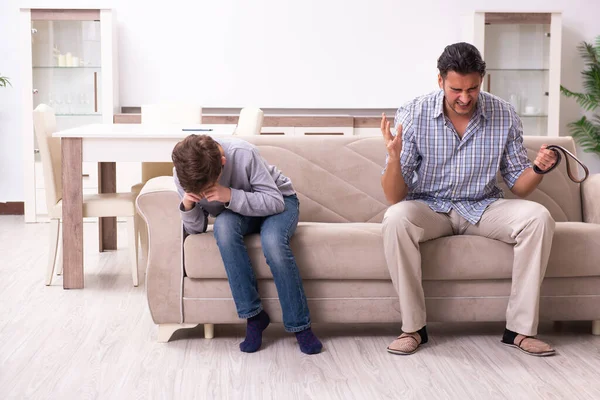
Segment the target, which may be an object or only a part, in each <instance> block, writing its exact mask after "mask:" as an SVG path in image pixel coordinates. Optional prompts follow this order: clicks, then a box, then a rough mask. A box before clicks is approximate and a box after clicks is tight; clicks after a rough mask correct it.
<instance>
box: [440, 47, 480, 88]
mask: <svg viewBox="0 0 600 400" xmlns="http://www.w3.org/2000/svg"><path fill="white" fill-rule="evenodd" d="M437 67H438V69H439V70H440V75H441V76H442V78H444V79H445V78H446V75H448V72H449V71H454V72H456V73H457V74H461V75H467V74H471V73H473V72H477V73H478V74H479V75H481V76H482V77H483V76H484V75H485V61H483V59H482V58H481V53H480V52H479V50H477V47H475V46H473V45H472V44H469V43H465V42H460V43H454V44H451V45H449V46H446V48H445V49H444V52H443V53H442V55H441V56H440V58H438V61H437Z"/></svg>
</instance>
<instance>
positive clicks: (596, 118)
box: [560, 36, 600, 155]
mask: <svg viewBox="0 0 600 400" xmlns="http://www.w3.org/2000/svg"><path fill="white" fill-rule="evenodd" d="M577 49H578V50H579V52H580V54H581V57H582V58H583V60H584V62H585V67H584V69H583V71H582V72H581V75H582V77H583V88H584V92H583V93H576V92H572V91H570V90H568V89H567V88H565V87H564V86H562V85H561V86H560V91H561V93H562V94H564V95H565V96H566V97H572V98H575V99H576V100H577V103H578V104H579V105H580V106H581V107H582V108H583V109H584V110H585V111H587V112H591V113H593V115H592V116H591V117H590V118H588V117H587V116H585V115H584V116H583V117H581V119H579V120H578V121H575V122H571V123H569V124H568V125H567V126H568V127H569V128H570V130H571V135H572V136H573V138H574V139H575V140H576V141H577V142H578V143H579V144H580V145H581V147H582V148H583V150H584V151H586V152H593V153H597V154H599V155H600V115H598V114H597V113H594V111H595V110H596V109H597V108H599V107H600V36H598V37H596V41H595V46H594V45H593V44H591V43H587V42H582V43H581V44H580V45H579V46H577Z"/></svg>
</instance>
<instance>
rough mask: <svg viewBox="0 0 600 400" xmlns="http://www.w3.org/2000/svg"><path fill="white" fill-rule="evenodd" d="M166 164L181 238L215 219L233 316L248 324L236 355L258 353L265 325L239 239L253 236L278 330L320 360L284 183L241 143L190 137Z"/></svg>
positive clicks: (294, 200) (294, 208)
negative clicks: (276, 307) (176, 197)
mask: <svg viewBox="0 0 600 400" xmlns="http://www.w3.org/2000/svg"><path fill="white" fill-rule="evenodd" d="M172 159H173V163H174V170H173V176H174V179H175V184H176V186H177V190H178V192H179V194H180V196H181V198H182V201H181V204H180V206H179V207H180V212H181V218H182V221H183V226H184V228H185V230H186V232H188V233H190V234H198V233H203V232H206V228H207V225H208V215H209V214H210V215H212V216H216V219H215V223H214V237H215V239H216V241H217V246H218V247H219V251H220V253H221V258H222V259H223V264H225V270H226V272H227V278H228V280H229V286H230V288H231V293H232V295H233V299H234V301H235V305H236V309H237V313H238V316H239V317H240V318H244V319H246V320H247V327H246V338H245V340H244V341H243V342H242V343H240V350H242V351H243V352H248V353H251V352H254V351H257V350H258V349H259V348H260V346H261V343H262V332H263V331H264V330H265V329H266V328H267V326H268V325H269V323H270V319H269V315H268V314H267V313H266V312H265V310H263V306H262V303H261V299H260V296H259V294H258V287H257V283H256V276H255V274H254V271H253V269H252V265H251V263H250V257H249V256H248V252H247V249H246V246H245V244H244V236H245V235H249V234H252V233H260V238H261V245H262V249H263V252H264V255H265V258H266V260H267V264H268V265H269V267H270V269H271V272H272V274H273V280H274V281H275V286H276V287H277V293H278V295H279V301H280V303H281V309H282V312H283V324H284V327H285V330H286V331H288V332H294V333H295V335H296V338H297V340H298V343H299V345H300V350H302V352H304V353H307V354H315V353H319V352H320V351H321V349H322V344H321V342H320V341H319V339H317V337H316V336H315V335H314V334H313V332H312V331H311V328H310V325H311V323H310V313H309V310H308V304H307V301H306V296H305V294H304V288H303V286H302V280H301V278H300V274H299V272H298V267H297V265H296V260H295V258H294V255H293V254H292V250H291V248H290V238H291V237H292V235H293V234H294V231H295V230H296V226H297V225H298V214H299V202H298V197H297V196H296V192H295V190H294V188H293V186H292V182H291V181H290V179H289V178H287V177H286V176H284V175H283V174H282V173H281V172H280V171H279V170H278V169H277V168H276V167H275V166H272V165H269V164H268V163H267V162H266V161H265V160H264V159H263V158H262V157H261V156H260V154H259V152H258V150H257V149H256V147H255V146H253V145H252V144H250V143H248V142H246V141H244V140H241V139H234V138H218V139H213V138H211V137H210V136H206V135H190V136H188V137H187V138H185V139H184V140H183V141H181V142H179V143H178V144H177V145H176V146H175V148H174V150H173V154H172Z"/></svg>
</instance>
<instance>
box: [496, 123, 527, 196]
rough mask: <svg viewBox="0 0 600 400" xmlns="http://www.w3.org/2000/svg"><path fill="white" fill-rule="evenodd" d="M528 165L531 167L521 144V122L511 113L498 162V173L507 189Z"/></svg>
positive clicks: (525, 150)
mask: <svg viewBox="0 0 600 400" xmlns="http://www.w3.org/2000/svg"><path fill="white" fill-rule="evenodd" d="M529 167H531V161H529V158H528V157H527V149H526V148H525V146H524V145H523V124H522V123H521V120H520V119H519V117H518V116H517V115H516V114H513V117H512V124H511V127H510V128H509V132H508V139H507V141H506V146H505V148H504V154H503V156H502V160H501V162H500V174H502V178H503V179H504V182H505V183H506V185H507V186H508V187H509V189H512V187H513V186H514V185H515V183H516V182H517V179H519V176H521V174H522V173H523V171H525V170H526V169H527V168H529Z"/></svg>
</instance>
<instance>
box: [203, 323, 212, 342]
mask: <svg viewBox="0 0 600 400" xmlns="http://www.w3.org/2000/svg"><path fill="white" fill-rule="evenodd" d="M214 337H215V324H204V339H212V338H214Z"/></svg>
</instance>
